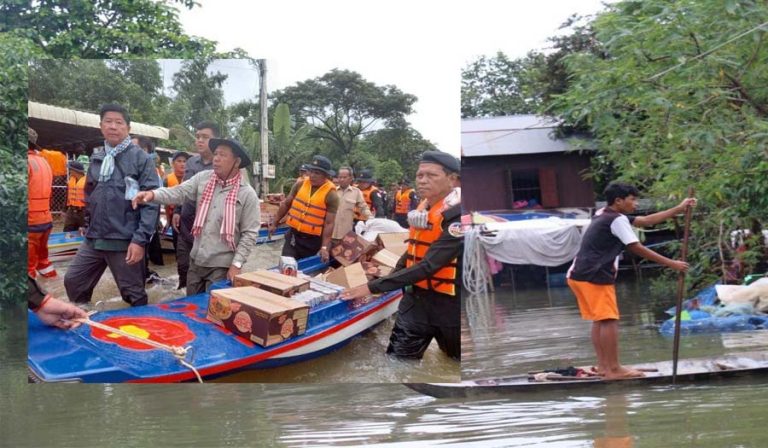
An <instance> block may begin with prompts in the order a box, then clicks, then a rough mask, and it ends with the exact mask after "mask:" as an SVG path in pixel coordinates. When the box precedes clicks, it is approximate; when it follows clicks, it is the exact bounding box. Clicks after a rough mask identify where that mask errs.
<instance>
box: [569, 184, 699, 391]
mask: <svg viewBox="0 0 768 448" xmlns="http://www.w3.org/2000/svg"><path fill="white" fill-rule="evenodd" d="M604 194H605V199H606V201H607V202H606V203H607V206H606V207H605V208H602V209H600V210H598V211H597V212H596V213H595V216H593V217H592V222H591V223H590V224H589V227H588V228H587V230H586V232H585V233H584V238H583V239H582V241H581V247H580V248H579V252H578V254H577V255H576V258H575V259H574V260H573V264H572V265H571V267H570V269H569V270H568V274H567V277H568V286H569V287H570V288H571V290H572V291H573V293H574V294H575V295H576V299H577V301H578V304H579V310H580V311H581V316H582V318H583V319H584V320H591V321H592V345H593V346H594V348H595V354H596V355H597V373H598V374H599V375H601V376H603V377H605V379H608V380H612V379H621V378H634V377H640V376H643V373H642V372H640V371H638V370H634V369H630V368H628V367H624V366H622V365H621V364H620V363H619V309H618V305H617V304H616V288H615V281H616V273H617V271H618V265H619V254H621V252H622V250H624V247H625V246H626V247H627V249H628V250H629V251H630V252H632V253H633V254H635V255H637V256H639V257H643V258H646V259H648V260H651V261H653V262H656V263H658V264H661V265H664V266H667V267H669V268H671V269H674V270H676V271H680V272H685V271H687V270H688V263H686V262H684V261H679V260H672V259H669V258H667V257H665V256H663V255H660V254H658V253H656V252H654V251H652V250H650V249H648V248H646V247H645V246H643V245H642V244H641V243H640V241H639V240H638V239H637V236H636V235H635V232H634V231H633V230H632V225H634V226H636V227H649V226H654V225H656V224H659V223H661V222H664V221H666V220H667V219H669V218H671V217H673V216H675V215H677V214H680V213H683V212H685V209H686V207H689V206H691V207H693V206H695V205H696V199H694V198H687V199H685V200H683V202H681V203H680V204H679V205H678V206H676V207H672V208H670V209H668V210H664V211H662V212H658V213H654V214H652V215H648V216H638V217H633V216H629V217H628V216H626V214H629V213H633V212H634V211H635V209H636V208H637V197H638V195H639V192H638V191H637V188H635V187H634V186H632V185H627V184H623V183H618V182H614V183H611V184H610V185H608V187H606V189H605V192H604Z"/></svg>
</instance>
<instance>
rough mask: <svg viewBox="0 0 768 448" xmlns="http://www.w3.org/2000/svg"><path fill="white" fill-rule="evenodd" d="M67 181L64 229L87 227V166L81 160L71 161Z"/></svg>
mask: <svg viewBox="0 0 768 448" xmlns="http://www.w3.org/2000/svg"><path fill="white" fill-rule="evenodd" d="M67 166H68V167H69V180H68V181H67V211H66V213H65V215H64V231H65V232H74V231H78V230H80V228H81V227H83V228H84V227H85V168H84V167H83V164H82V163H80V162H75V161H72V162H69V163H68V164H67Z"/></svg>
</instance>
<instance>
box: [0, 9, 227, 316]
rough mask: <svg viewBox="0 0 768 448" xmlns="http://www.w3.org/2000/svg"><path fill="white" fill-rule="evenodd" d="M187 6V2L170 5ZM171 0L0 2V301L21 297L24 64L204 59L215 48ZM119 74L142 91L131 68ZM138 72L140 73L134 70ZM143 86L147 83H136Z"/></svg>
mask: <svg viewBox="0 0 768 448" xmlns="http://www.w3.org/2000/svg"><path fill="white" fill-rule="evenodd" d="M175 3H177V4H180V5H182V6H184V7H187V8H192V7H194V6H195V5H196V3H195V2H194V1H192V0H181V1H177V2H175ZM177 14H178V12H177V10H176V8H175V5H174V4H173V3H169V2H156V1H151V0H110V1H106V0H97V1H91V2H65V1H58V0H42V1H36V2H30V1H26V0H10V1H4V2H2V3H0V78H2V82H0V136H2V138H0V180H2V182H0V184H2V185H3V188H2V189H0V206H1V207H0V208H1V209H2V220H3V222H4V223H5V224H6V230H7V231H6V232H4V234H3V236H2V237H1V238H0V252H2V253H4V254H7V256H6V257H4V258H3V260H2V272H3V274H4V275H3V278H2V279H1V280H0V291H1V292H0V302H20V301H23V300H24V297H25V295H26V279H25V275H26V272H25V266H26V254H27V251H26V231H27V226H26V214H27V210H26V209H27V204H26V197H27V195H26V190H27V185H26V176H25V175H24V173H25V171H24V167H25V166H26V142H25V139H26V138H27V137H26V134H27V130H26V124H27V100H28V96H27V89H28V83H29V75H28V64H29V61H30V60H33V59H43V58H60V59H77V58H85V59H88V58H110V57H114V58H136V57H153V58H156V57H169V58H171V57H175V58H190V57H195V56H199V55H201V54H210V53H213V52H214V50H215V43H214V42H211V41H209V40H206V39H202V38H198V37H193V36H189V35H187V34H185V33H184V32H183V29H182V26H181V23H180V22H179V21H178V16H177ZM139 65H140V64H136V65H134V64H130V65H129V66H123V67H120V65H119V64H118V68H117V69H118V70H126V72H124V74H126V76H129V77H131V78H132V79H135V80H136V81H137V83H139V84H138V85H140V86H142V87H144V88H146V87H150V88H151V86H152V85H153V84H152V82H151V80H150V79H143V80H141V81H139V78H138V75H137V77H134V75H133V74H132V73H131V70H133V69H134V68H135V69H137V70H138V66H139ZM139 71H141V70H139ZM145 82H148V83H147V84H143V83H145Z"/></svg>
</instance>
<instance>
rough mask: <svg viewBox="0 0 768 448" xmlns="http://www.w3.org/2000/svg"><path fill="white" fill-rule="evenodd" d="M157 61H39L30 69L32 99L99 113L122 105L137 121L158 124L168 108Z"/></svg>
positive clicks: (30, 95)
mask: <svg viewBox="0 0 768 448" xmlns="http://www.w3.org/2000/svg"><path fill="white" fill-rule="evenodd" d="M161 94H162V79H161V76H160V66H159V64H158V63H157V61H155V60H143V59H137V60H124V61H120V60H114V61H107V60H103V59H80V60H70V59H37V60H34V61H32V62H31V63H30V66H29V98H30V100H32V101H38V102H42V103H46V104H52V105H55V106H61V107H67V108H72V109H77V110H83V111H89V112H96V111H98V110H99V107H100V106H101V105H102V104H104V103H112V102H114V103H120V104H122V105H124V106H126V107H127V108H128V110H130V111H131V116H132V118H133V119H134V120H136V121H145V122H150V123H156V122H157V118H158V117H157V115H158V114H157V112H156V111H157V110H158V106H160V105H162V104H164V101H162V100H161V98H160V96H161Z"/></svg>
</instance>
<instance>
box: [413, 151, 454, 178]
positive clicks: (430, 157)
mask: <svg viewBox="0 0 768 448" xmlns="http://www.w3.org/2000/svg"><path fill="white" fill-rule="evenodd" d="M419 163H436V164H438V165H442V166H443V167H444V168H445V169H447V170H448V171H450V172H452V173H458V172H459V171H461V168H460V167H459V161H458V160H457V159H456V157H453V156H452V155H450V154H448V153H447V152H442V151H425V152H424V154H422V155H421V160H420V161H419Z"/></svg>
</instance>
